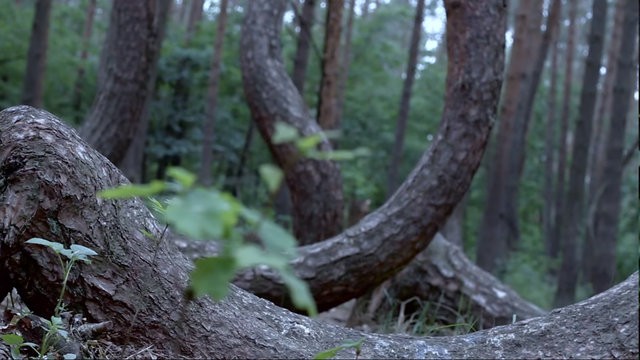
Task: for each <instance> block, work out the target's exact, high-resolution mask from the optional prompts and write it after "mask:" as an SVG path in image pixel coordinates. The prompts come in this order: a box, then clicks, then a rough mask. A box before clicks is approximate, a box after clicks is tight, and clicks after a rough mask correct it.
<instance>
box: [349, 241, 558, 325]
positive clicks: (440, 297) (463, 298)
mask: <svg viewBox="0 0 640 360" xmlns="http://www.w3.org/2000/svg"><path fill="white" fill-rule="evenodd" d="M380 288H381V291H378V290H376V292H378V293H379V294H380V293H382V292H384V299H385V300H387V301H385V300H382V299H380V298H376V297H375V296H374V297H372V298H371V300H370V301H368V302H365V303H363V305H364V306H363V308H364V307H366V310H365V311H362V310H363V309H362V310H361V309H356V312H358V311H360V313H359V314H356V315H355V317H356V318H357V321H358V323H361V324H366V323H367V322H370V321H373V322H374V323H379V322H377V321H374V320H378V319H379V318H378V319H376V318H374V316H376V315H378V314H383V316H388V314H390V313H394V310H393V308H392V306H393V304H394V303H396V304H397V303H402V302H405V303H407V304H408V306H406V307H404V308H403V310H404V311H403V312H404V314H402V315H404V317H405V318H409V317H410V315H411V314H412V313H414V312H419V311H420V309H419V308H416V307H415V306H414V307H411V305H415V304H416V303H412V302H411V301H412V300H415V299H420V300H421V301H422V302H423V304H433V305H431V306H430V308H429V315H428V316H429V318H433V319H437V321H438V322H439V323H441V324H447V325H450V324H460V322H467V323H469V324H472V325H471V326H472V327H473V329H474V330H480V329H487V328H491V327H494V326H496V325H505V324H510V323H511V322H513V318H514V316H515V317H516V318H517V319H518V320H524V319H530V318H532V317H536V316H542V315H544V314H545V311H544V310H542V309H540V308H539V307H537V306H535V305H533V304H531V303H529V302H528V301H526V300H524V299H522V298H521V297H520V296H519V295H518V294H516V293H515V292H514V291H513V290H511V289H510V288H508V287H507V286H505V285H504V284H503V283H501V282H500V281H499V280H498V279H496V278H495V277H494V276H492V275H491V274H489V273H488V272H486V271H483V270H482V269H480V268H478V267H477V266H476V265H475V264H474V263H473V262H472V261H471V260H469V259H468V258H467V257H466V255H465V254H464V252H463V251H462V249H461V248H460V247H458V246H456V245H453V244H452V243H450V242H449V241H447V239H446V238H445V237H443V236H442V235H441V234H440V233H438V234H436V236H435V237H434V238H433V241H432V242H431V244H429V247H428V248H427V249H426V250H424V251H422V252H421V253H420V254H418V255H417V256H416V257H415V258H414V259H413V261H411V263H410V264H409V265H407V267H406V268H404V269H403V270H402V271H401V272H399V273H398V274H397V275H396V276H395V277H393V278H392V279H391V280H390V281H389V282H386V283H385V284H383V285H382V286H381V287H380ZM376 302H377V304H376ZM395 311H396V312H397V310H395ZM461 316H464V317H465V319H460V317H461ZM465 320H467V321H465ZM351 325H356V323H354V322H352V323H351Z"/></svg>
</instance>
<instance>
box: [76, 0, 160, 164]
mask: <svg viewBox="0 0 640 360" xmlns="http://www.w3.org/2000/svg"><path fill="white" fill-rule="evenodd" d="M158 6H159V5H158V4H157V3H156V2H149V1H128V0H115V1H114V3H113V7H112V9H111V17H110V20H109V30H108V31H107V37H106V40H105V45H104V48H103V54H102V59H101V63H100V74H99V76H98V93H97V95H96V98H95V100H94V103H93V106H92V107H91V110H90V111H89V114H88V116H87V118H86V120H85V122H84V124H83V126H82V127H81V129H80V135H81V136H82V137H83V138H84V139H86V140H87V142H88V143H89V144H91V146H92V147H94V148H95V149H96V150H98V151H99V152H100V153H102V154H103V155H105V156H106V157H107V158H109V160H111V161H112V162H113V163H114V164H116V165H119V164H120V162H121V161H122V160H123V158H124V157H125V154H126V152H127V149H128V148H129V145H130V144H131V142H132V140H133V137H134V135H135V134H136V133H137V130H138V128H139V127H140V123H141V119H142V118H143V116H142V115H143V113H144V109H145V107H146V103H147V101H148V93H149V91H150V89H149V83H150V78H151V76H152V74H153V72H154V70H153V69H154V68H155V66H156V63H157V55H158V52H159V47H160V41H159V36H158V28H157V27H156V26H155V24H154V22H155V19H156V16H155V13H156V12H157V11H158V8H157V7H158Z"/></svg>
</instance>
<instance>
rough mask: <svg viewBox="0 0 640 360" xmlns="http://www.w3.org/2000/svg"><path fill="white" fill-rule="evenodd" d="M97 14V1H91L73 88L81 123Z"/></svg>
mask: <svg viewBox="0 0 640 360" xmlns="http://www.w3.org/2000/svg"><path fill="white" fill-rule="evenodd" d="M95 14H96V0H89V4H87V12H86V15H85V18H84V30H83V31H82V50H80V62H79V65H78V70H77V71H76V81H75V84H74V86H73V97H72V100H71V104H72V106H73V110H74V112H75V120H76V122H78V123H80V121H81V120H82V116H83V114H82V94H83V91H82V88H83V85H84V81H85V80H84V73H85V69H84V67H85V62H86V61H87V57H88V56H89V45H90V44H91V33H92V31H93V19H94V17H95Z"/></svg>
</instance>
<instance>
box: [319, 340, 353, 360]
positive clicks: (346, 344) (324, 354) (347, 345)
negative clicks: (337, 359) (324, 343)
mask: <svg viewBox="0 0 640 360" xmlns="http://www.w3.org/2000/svg"><path fill="white" fill-rule="evenodd" d="M363 343H364V338H362V339H360V340H345V341H343V342H342V344H340V345H338V346H336V347H334V348H331V349H328V350H324V351H321V352H319V353H317V354H316V356H314V357H313V358H314V359H331V358H332V357H334V356H336V355H337V354H338V352H339V351H342V350H346V349H354V350H355V352H356V359H358V357H359V356H360V352H361V349H362V344H363Z"/></svg>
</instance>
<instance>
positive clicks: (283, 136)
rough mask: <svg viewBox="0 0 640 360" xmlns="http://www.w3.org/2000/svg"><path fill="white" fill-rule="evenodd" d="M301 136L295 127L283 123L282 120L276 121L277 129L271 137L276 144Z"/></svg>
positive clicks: (294, 139) (291, 140)
mask: <svg viewBox="0 0 640 360" xmlns="http://www.w3.org/2000/svg"><path fill="white" fill-rule="evenodd" d="M299 138H300V133H299V132H298V129H296V128H295V127H293V126H291V125H289V124H287V123H283V122H281V121H278V122H276V126H275V131H274V133H273V136H272V137H271V141H272V142H273V143H274V144H283V143H288V142H293V141H296V140H297V139H299Z"/></svg>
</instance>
